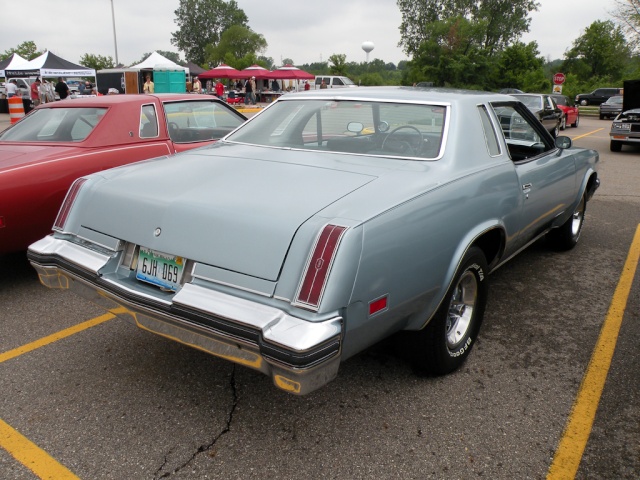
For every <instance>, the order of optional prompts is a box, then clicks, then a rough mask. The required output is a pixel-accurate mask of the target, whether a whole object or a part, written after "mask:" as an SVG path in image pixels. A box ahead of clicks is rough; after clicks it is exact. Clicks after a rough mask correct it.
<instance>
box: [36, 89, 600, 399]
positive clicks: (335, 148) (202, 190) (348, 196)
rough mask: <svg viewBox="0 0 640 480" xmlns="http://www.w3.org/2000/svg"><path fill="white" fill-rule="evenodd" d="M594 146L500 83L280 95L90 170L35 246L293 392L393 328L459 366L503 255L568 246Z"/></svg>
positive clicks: (78, 283)
mask: <svg viewBox="0 0 640 480" xmlns="http://www.w3.org/2000/svg"><path fill="white" fill-rule="evenodd" d="M597 167H598V153H597V152H595V151H592V150H584V149H579V148H574V147H572V144H571V140H570V139H569V138H567V137H558V138H557V139H556V140H554V139H553V138H552V137H551V135H550V134H549V133H548V132H547V131H546V130H545V129H544V128H543V126H542V125H541V124H540V122H539V121H538V120H537V119H536V118H535V117H534V116H533V114H532V113H531V112H530V111H529V110H528V109H527V108H526V107H525V106H524V105H523V104H522V103H520V102H519V101H517V100H516V99H515V98H513V97H511V96H507V95H499V94H490V93H479V92H469V91H456V90H446V89H416V88H403V87H398V88H392V87H390V88H358V89H348V91H346V89H345V90H340V91H339V92H338V91H336V90H317V91H314V92H303V93H298V94H287V95H284V96H283V97H281V98H280V99H279V100H278V101H277V102H275V103H274V104H272V105H271V106H269V107H268V108H266V109H265V110H264V111H263V112H261V113H259V114H258V115H256V116H255V117H253V118H252V119H250V120H249V121H248V122H247V123H245V124H244V125H242V126H241V127H239V128H238V129H236V130H235V131H234V132H232V133H231V134H229V135H228V136H227V137H225V138H224V139H223V140H222V141H220V142H218V143H217V144H216V145H213V146H211V147H207V148H202V149H198V150H193V151H190V152H187V153H183V154H180V159H179V161H178V159H175V158H172V157H169V158H158V159H155V160H150V161H146V162H142V163H138V164H133V165H130V166H126V167H121V168H116V169H113V170H108V171H103V172H100V173H96V174H93V175H89V176H86V177H83V178H80V179H79V180H77V181H76V183H75V184H74V185H73V186H72V188H71V189H70V191H69V193H68V195H67V198H66V200H65V202H64V204H63V206H62V209H61V210H60V213H59V215H58V218H57V220H56V222H55V225H54V228H53V233H52V234H51V235H50V236H47V237H45V238H44V239H42V240H40V241H38V242H36V243H34V244H33V245H31V247H30V248H29V252H28V255H29V259H30V261H31V263H32V264H33V265H34V266H35V268H36V269H37V271H38V273H39V275H40V279H41V281H42V283H43V284H44V285H46V286H48V287H52V288H70V289H73V290H76V291H78V292H79V293H81V294H83V295H85V296H87V297H89V298H90V299H92V300H94V301H96V302H98V303H99V304H100V305H103V306H104V307H105V308H108V309H114V308H117V307H120V308H118V309H117V310H115V312H120V313H118V314H119V315H121V316H122V317H126V318H129V319H131V320H133V322H135V323H136V324H137V325H138V326H140V327H141V328H143V329H145V330H149V331H151V332H155V333H157V334H159V335H162V336H165V337H168V338H171V339H174V340H177V341H179V342H182V343H185V344H187V345H191V346H193V347H195V348H198V349H201V350H205V351H207V352H210V353H212V354H214V355H217V356H219V357H222V358H224V359H226V360H230V361H233V362H236V363H238V364H241V365H245V366H247V367H251V368H254V369H257V370H259V371H261V372H263V373H265V374H267V375H269V376H270V377H271V378H272V379H273V382H274V383H275V385H276V386H278V387H279V388H281V389H283V390H286V391H287V392H291V393H295V394H306V393H308V392H311V391H313V390H315V389H317V388H319V387H321V386H323V385H325V384H327V383H328V382H330V381H331V380H332V379H333V378H335V377H336V375H337V373H338V367H339V364H340V362H341V361H343V360H345V359H347V358H349V357H351V356H353V355H354V354H356V353H358V352H360V351H362V350H363V349H365V348H367V347H369V346H370V345H372V344H374V343H376V342H378V341H380V340H382V339H384V338H386V337H388V336H390V335H392V334H394V333H396V332H400V331H404V333H403V334H402V337H404V339H405V341H406V342H407V345H406V348H407V350H408V351H410V352H412V357H413V359H414V361H415V364H416V366H417V367H419V368H420V369H423V370H426V371H428V372H431V373H433V374H445V373H448V372H451V371H453V370H455V369H456V368H458V367H459V366H460V365H461V364H462V363H463V362H464V361H465V359H466V358H467V356H468V355H469V353H470V351H471V349H472V347H473V345H474V342H475V340H476V338H477V335H478V332H479V330H480V325H481V322H482V317H483V311H484V308H485V303H486V297H487V279H488V274H489V273H491V271H492V270H494V269H496V268H497V267H499V266H500V265H501V264H502V263H504V262H506V261H507V260H509V259H510V258H511V257H513V256H514V255H515V254H517V253H518V252H519V251H521V250H522V249H524V248H525V247H526V246H527V245H529V244H531V243H532V242H534V241H536V240H537V239H539V238H541V237H542V236H546V238H547V243H548V244H549V245H550V246H552V247H554V248H558V249H569V248H572V247H573V246H575V245H576V243H577V242H578V238H579V236H580V232H581V229H582V224H583V220H584V214H585V209H586V205H587V201H588V200H589V199H590V198H591V196H592V195H593V194H594V192H595V190H596V188H597V187H598V184H599V179H598V174H597Z"/></svg>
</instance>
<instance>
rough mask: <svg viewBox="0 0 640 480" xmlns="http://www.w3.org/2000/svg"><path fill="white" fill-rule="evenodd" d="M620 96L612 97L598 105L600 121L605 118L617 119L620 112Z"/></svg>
mask: <svg viewBox="0 0 640 480" xmlns="http://www.w3.org/2000/svg"><path fill="white" fill-rule="evenodd" d="M622 99H623V97H622V95H614V96H613V97H611V98H609V99H608V100H607V101H606V102H603V103H601V104H600V107H599V109H598V111H599V113H600V120H604V119H605V118H611V117H617V116H618V114H620V112H622Z"/></svg>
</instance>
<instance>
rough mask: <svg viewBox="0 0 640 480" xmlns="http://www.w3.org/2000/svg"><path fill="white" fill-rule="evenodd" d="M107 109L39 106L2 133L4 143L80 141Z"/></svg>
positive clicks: (1, 137) (1, 138) (0, 139)
mask: <svg viewBox="0 0 640 480" xmlns="http://www.w3.org/2000/svg"><path fill="white" fill-rule="evenodd" d="M106 112H107V109H106V108H93V107H91V108H87V107H84V108H72V107H70V108H40V109H37V110H34V111H33V112H31V113H30V114H29V115H27V116H26V117H25V118H23V119H22V120H21V121H20V123H18V124H16V125H15V126H13V127H12V128H9V129H8V130H5V131H4V132H3V133H1V134H0V141H3V142H81V141H83V140H84V139H85V138H87V137H88V136H89V134H90V133H91V132H92V131H93V129H94V128H95V127H96V125H97V124H98V122H99V121H100V120H101V119H102V117H103V116H104V114H105V113H106Z"/></svg>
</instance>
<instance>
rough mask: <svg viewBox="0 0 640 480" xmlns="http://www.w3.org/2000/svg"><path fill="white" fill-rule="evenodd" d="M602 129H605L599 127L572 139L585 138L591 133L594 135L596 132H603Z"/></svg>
mask: <svg viewBox="0 0 640 480" xmlns="http://www.w3.org/2000/svg"><path fill="white" fill-rule="evenodd" d="M602 130H604V128H598V129H596V130H592V131H590V132H587V133H583V134H582V135H578V136H577V137H571V139H572V140H578V139H580V138H584V137H588V136H589V135H593V134H594V133H598V132H601V131H602Z"/></svg>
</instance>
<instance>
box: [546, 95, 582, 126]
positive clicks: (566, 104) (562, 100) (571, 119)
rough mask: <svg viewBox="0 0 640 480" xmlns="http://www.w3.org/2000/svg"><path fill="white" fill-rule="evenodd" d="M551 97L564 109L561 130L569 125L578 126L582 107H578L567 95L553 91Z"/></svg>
mask: <svg viewBox="0 0 640 480" xmlns="http://www.w3.org/2000/svg"><path fill="white" fill-rule="evenodd" d="M551 98H553V101H554V102H556V105H557V106H558V108H559V109H560V110H562V114H563V115H562V120H561V121H560V130H564V129H565V128H567V125H570V126H572V127H574V128H576V127H577V126H578V124H579V123H580V109H579V108H578V107H576V106H575V104H574V103H573V101H572V100H571V99H570V98H569V97H567V96H566V95H561V94H559V93H552V94H551Z"/></svg>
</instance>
